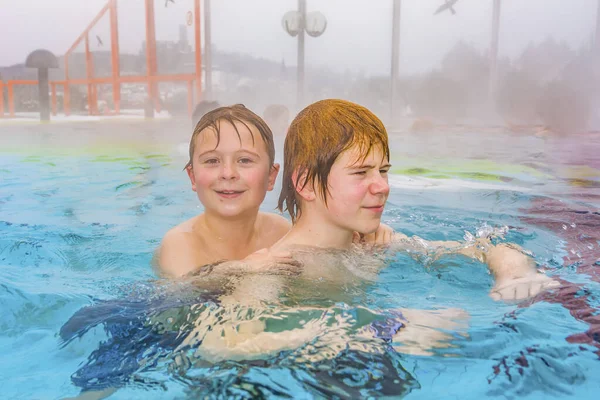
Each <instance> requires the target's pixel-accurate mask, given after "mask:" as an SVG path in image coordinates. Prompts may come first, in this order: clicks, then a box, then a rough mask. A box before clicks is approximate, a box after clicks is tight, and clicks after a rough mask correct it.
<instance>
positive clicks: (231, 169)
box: [221, 162, 239, 179]
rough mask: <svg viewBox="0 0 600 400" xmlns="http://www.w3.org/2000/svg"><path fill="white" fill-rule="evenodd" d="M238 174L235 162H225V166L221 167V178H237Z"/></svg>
mask: <svg viewBox="0 0 600 400" xmlns="http://www.w3.org/2000/svg"><path fill="white" fill-rule="evenodd" d="M238 176H239V175H238V171H237V168H236V165H235V163H230V162H225V163H223V167H222V168H221V179H236V178H238Z"/></svg>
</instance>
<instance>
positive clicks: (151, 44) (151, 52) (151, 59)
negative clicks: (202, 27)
mask: <svg viewBox="0 0 600 400" xmlns="http://www.w3.org/2000/svg"><path fill="white" fill-rule="evenodd" d="M156 72H157V68H156V25H155V19H154V0H146V80H147V84H148V95H149V97H150V99H151V101H152V104H153V106H154V109H156V110H158V111H160V104H159V99H158V84H157V83H156V82H154V81H153V80H152V79H153V77H154V76H156Z"/></svg>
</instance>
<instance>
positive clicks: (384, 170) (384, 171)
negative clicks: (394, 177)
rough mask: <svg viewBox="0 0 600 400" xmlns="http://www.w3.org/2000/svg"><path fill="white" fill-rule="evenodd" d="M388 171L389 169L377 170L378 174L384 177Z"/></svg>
mask: <svg viewBox="0 0 600 400" xmlns="http://www.w3.org/2000/svg"><path fill="white" fill-rule="evenodd" d="M389 171H390V169H389V168H384V169H380V170H379V173H380V174H381V175H385V174H387V173H388V172H389Z"/></svg>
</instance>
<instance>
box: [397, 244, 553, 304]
mask: <svg viewBox="0 0 600 400" xmlns="http://www.w3.org/2000/svg"><path fill="white" fill-rule="evenodd" d="M392 243H393V247H394V248H395V249H403V250H406V251H409V252H413V253H414V254H417V255H418V256H425V257H427V258H429V259H430V260H432V261H433V260H436V259H438V258H439V257H441V256H443V255H446V254H461V255H463V256H466V257H469V258H472V259H475V260H478V261H480V262H483V263H485V264H487V266H488V268H489V270H490V272H491V273H492V274H493V275H494V278H495V280H496V282H495V285H494V287H493V289H492V291H491V293H490V295H491V296H492V297H493V298H494V299H496V300H500V299H503V300H518V299H524V298H528V297H531V296H535V295H536V294H538V293H539V292H541V291H542V290H545V289H547V288H551V287H556V282H554V281H552V280H551V279H550V278H548V277H546V276H545V275H544V274H541V273H539V272H538V271H537V268H536V264H535V261H534V260H533V258H532V257H531V256H530V255H528V254H526V252H525V251H524V250H523V249H522V248H520V247H519V246H517V245H515V244H504V243H502V244H498V245H494V244H492V243H491V241H490V240H489V239H487V238H480V239H476V240H474V241H472V242H457V241H427V240H424V239H421V238H419V237H418V236H413V237H411V238H409V237H408V236H406V235H404V234H402V233H396V234H395V237H394V240H393V242H392Z"/></svg>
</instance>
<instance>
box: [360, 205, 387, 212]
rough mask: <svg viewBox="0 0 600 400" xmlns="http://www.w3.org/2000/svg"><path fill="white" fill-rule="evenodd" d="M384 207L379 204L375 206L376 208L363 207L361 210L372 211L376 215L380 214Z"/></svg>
mask: <svg viewBox="0 0 600 400" xmlns="http://www.w3.org/2000/svg"><path fill="white" fill-rule="evenodd" d="M384 206H385V204H381V205H377V206H370V207H363V208H366V209H367V210H369V211H373V212H376V213H382V212H383V207H384Z"/></svg>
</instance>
